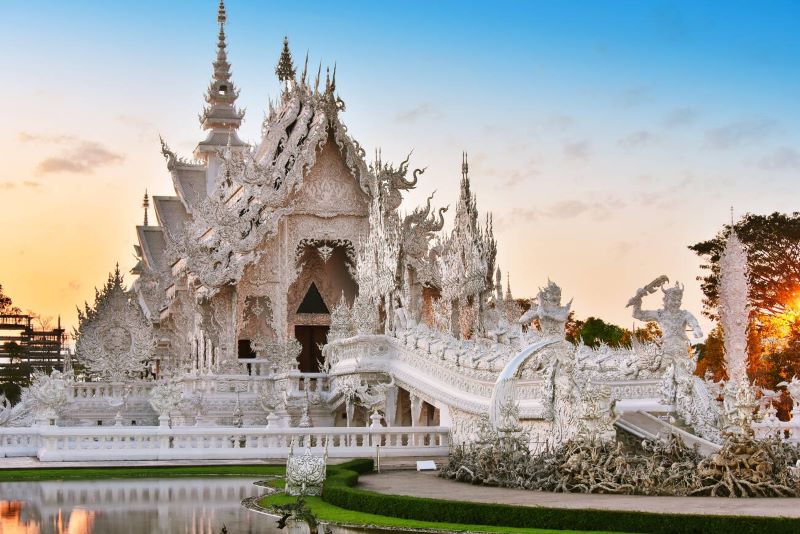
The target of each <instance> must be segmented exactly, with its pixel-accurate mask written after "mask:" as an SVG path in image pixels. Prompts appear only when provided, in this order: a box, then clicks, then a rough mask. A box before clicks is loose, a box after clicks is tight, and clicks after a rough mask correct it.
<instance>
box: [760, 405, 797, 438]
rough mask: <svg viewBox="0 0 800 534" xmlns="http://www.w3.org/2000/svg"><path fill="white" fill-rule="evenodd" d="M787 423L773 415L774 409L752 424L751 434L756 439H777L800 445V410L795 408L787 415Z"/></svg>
mask: <svg viewBox="0 0 800 534" xmlns="http://www.w3.org/2000/svg"><path fill="white" fill-rule="evenodd" d="M789 416H790V419H789V420H788V421H781V420H780V419H778V418H777V417H776V415H775V409H774V408H770V409H768V410H767V411H766V415H765V417H764V418H763V419H762V420H761V421H758V422H756V423H753V433H754V434H755V436H756V438H757V439H768V438H773V437H778V438H780V439H782V440H783V441H788V442H789V443H800V410H798V409H797V408H795V409H794V410H792V411H791V413H790V414H789Z"/></svg>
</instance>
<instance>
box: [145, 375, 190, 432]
mask: <svg viewBox="0 0 800 534" xmlns="http://www.w3.org/2000/svg"><path fill="white" fill-rule="evenodd" d="M182 400H183V389H182V386H181V384H180V382H176V381H169V382H165V383H163V384H159V385H157V386H153V389H151V390H150V399H149V401H150V406H152V407H153V409H154V410H155V411H156V413H157V414H158V421H159V425H160V426H167V425H168V423H169V415H170V412H173V411H175V410H176V409H177V408H178V406H179V405H180V403H181V401H182Z"/></svg>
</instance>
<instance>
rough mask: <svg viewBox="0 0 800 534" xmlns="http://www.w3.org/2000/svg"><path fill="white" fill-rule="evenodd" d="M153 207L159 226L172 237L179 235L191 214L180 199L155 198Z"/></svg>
mask: <svg viewBox="0 0 800 534" xmlns="http://www.w3.org/2000/svg"><path fill="white" fill-rule="evenodd" d="M153 207H154V208H155V210H156V219H158V224H160V225H161V226H163V227H164V228H165V229H166V230H167V233H168V234H170V235H175V236H176V235H179V233H180V232H181V231H182V230H183V225H184V223H185V222H186V221H188V220H189V214H188V213H187V211H186V208H185V207H184V205H183V203H182V202H181V200H180V198H178V197H164V196H154V197H153Z"/></svg>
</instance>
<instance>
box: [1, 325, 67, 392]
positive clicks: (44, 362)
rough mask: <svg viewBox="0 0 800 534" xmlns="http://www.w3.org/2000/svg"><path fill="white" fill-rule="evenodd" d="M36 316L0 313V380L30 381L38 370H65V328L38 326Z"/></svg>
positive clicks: (4, 381) (2, 381)
mask: <svg viewBox="0 0 800 534" xmlns="http://www.w3.org/2000/svg"><path fill="white" fill-rule="evenodd" d="M34 320H35V318H34V317H33V316H31V315H23V314H0V383H8V382H14V383H19V382H20V381H22V382H27V381H28V379H29V378H30V374H31V373H32V372H33V371H35V370H39V371H43V372H45V373H48V374H49V373H50V372H51V371H53V370H59V371H63V370H64V352H65V351H64V340H65V338H64V329H63V328H61V319H60V318H59V321H58V327H57V328H54V329H52V330H46V329H37V328H36V327H35V325H34Z"/></svg>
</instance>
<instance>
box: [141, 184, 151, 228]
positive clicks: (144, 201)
mask: <svg viewBox="0 0 800 534" xmlns="http://www.w3.org/2000/svg"><path fill="white" fill-rule="evenodd" d="M142 208H143V209H144V225H145V226H150V225H149V224H148V222H147V210H148V208H150V197H149V196H148V194H147V189H145V190H144V198H143V199H142Z"/></svg>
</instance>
